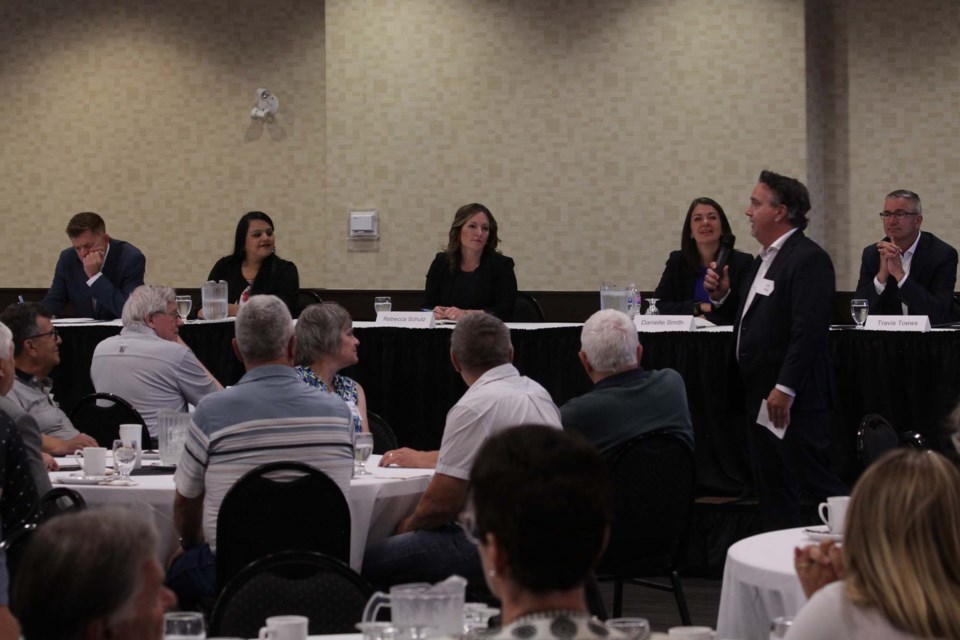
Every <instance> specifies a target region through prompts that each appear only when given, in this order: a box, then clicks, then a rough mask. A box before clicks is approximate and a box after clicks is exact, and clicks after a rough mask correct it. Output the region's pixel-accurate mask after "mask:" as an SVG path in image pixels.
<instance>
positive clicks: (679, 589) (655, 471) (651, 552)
mask: <svg viewBox="0 0 960 640" xmlns="http://www.w3.org/2000/svg"><path fill="white" fill-rule="evenodd" d="M609 464H610V471H611V476H612V478H613V482H614V486H615V496H614V520H613V528H612V530H611V532H610V543H609V545H608V546H607V550H606V552H605V553H604V556H603V559H602V560H601V562H600V566H599V568H598V569H597V574H598V580H600V581H601V582H606V581H611V580H612V581H613V582H614V591H613V617H615V618H618V617H620V615H621V613H622V610H623V585H624V583H629V584H634V585H640V586H645V587H650V588H653V589H658V590H660V591H669V592H672V593H673V596H674V598H675V599H676V601H677V609H678V610H679V611H680V619H681V621H682V622H683V624H685V625H689V624H690V612H689V610H688V608H687V601H686V598H685V597H684V595H683V586H682V584H681V583H680V576H679V574H678V573H677V565H678V557H679V554H680V553H681V550H682V549H683V545H682V542H683V539H684V537H685V534H686V529H687V519H688V516H689V514H690V509H691V507H692V505H693V492H694V458H693V452H692V451H691V450H690V448H689V447H687V445H686V444H684V443H683V442H681V441H680V440H679V439H678V438H676V437H675V436H673V435H671V434H666V433H657V432H654V433H649V434H646V435H642V436H639V437H636V438H634V439H633V440H630V441H629V442H626V443H625V444H623V445H622V446H621V447H620V448H619V449H618V450H617V451H615V452H614V453H613V455H612V456H611V457H610V458H609ZM663 576H668V577H669V578H670V584H663V583H662V582H656V581H652V580H648V579H643V578H646V577H663Z"/></svg>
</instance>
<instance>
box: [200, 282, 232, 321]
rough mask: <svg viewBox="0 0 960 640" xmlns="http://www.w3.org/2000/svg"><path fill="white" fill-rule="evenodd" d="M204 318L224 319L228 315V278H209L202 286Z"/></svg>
mask: <svg viewBox="0 0 960 640" xmlns="http://www.w3.org/2000/svg"><path fill="white" fill-rule="evenodd" d="M200 295H201V298H202V303H203V318H204V320H223V319H224V318H226V317H227V282H226V280H219V281H217V282H214V281H213V280H207V281H206V282H204V283H203V284H202V285H201V286H200Z"/></svg>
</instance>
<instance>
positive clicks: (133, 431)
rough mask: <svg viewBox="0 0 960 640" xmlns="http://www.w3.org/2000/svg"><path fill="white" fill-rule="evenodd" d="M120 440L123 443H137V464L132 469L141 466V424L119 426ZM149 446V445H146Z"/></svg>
mask: <svg viewBox="0 0 960 640" xmlns="http://www.w3.org/2000/svg"><path fill="white" fill-rule="evenodd" d="M120 439H121V440H123V441H124V442H136V443H137V462H136V463H135V464H134V465H133V468H134V469H139V468H140V467H141V466H142V462H143V459H142V456H143V425H141V424H122V425H120ZM148 444H149V443H148Z"/></svg>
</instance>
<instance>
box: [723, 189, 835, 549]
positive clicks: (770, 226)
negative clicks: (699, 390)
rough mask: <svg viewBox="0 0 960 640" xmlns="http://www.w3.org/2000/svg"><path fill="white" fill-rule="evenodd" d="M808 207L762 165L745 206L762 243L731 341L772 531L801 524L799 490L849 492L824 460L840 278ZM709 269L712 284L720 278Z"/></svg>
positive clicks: (818, 494)
mask: <svg viewBox="0 0 960 640" xmlns="http://www.w3.org/2000/svg"><path fill="white" fill-rule="evenodd" d="M809 210H810V196H809V195H808V194H807V188H806V187H805V186H804V185H803V184H802V183H801V182H799V181H797V180H795V179H793V178H788V177H786V176H781V175H777V174H776V173H773V172H771V171H764V172H762V173H761V174H760V180H759V182H758V183H757V186H756V187H754V189H753V193H752V194H751V196H750V207H749V208H748V209H747V211H746V215H747V217H748V218H749V219H750V229H751V231H750V233H751V235H753V236H754V237H755V238H756V239H757V241H758V242H759V243H760V244H761V245H762V247H763V249H762V250H761V252H760V256H759V257H758V258H757V259H756V260H755V261H754V264H753V267H752V268H751V269H750V270H749V271H748V272H747V274H746V276H745V277H744V278H743V280H742V281H741V291H740V301H741V302H740V310H739V312H738V314H737V321H736V323H735V325H734V339H735V341H736V356H737V362H738V363H739V372H740V377H741V380H742V381H743V386H744V392H745V400H746V406H745V409H746V415H747V417H748V419H749V420H750V424H749V425H748V427H747V430H748V443H749V448H750V458H751V462H752V465H753V471H754V479H755V482H756V485H757V493H758V497H759V499H760V513H761V517H762V520H763V525H764V527H765V528H766V529H768V530H773V529H782V528H787V527H795V526H798V525H800V524H801V520H800V493H801V491H803V492H804V494H805V495H808V496H810V497H812V498H815V499H817V500H819V499H822V498H824V497H826V496H832V495H846V494H847V493H848V488H847V487H846V486H845V485H844V484H843V483H842V482H841V481H840V480H839V479H838V478H837V477H836V476H835V475H834V474H833V472H832V471H831V470H830V464H829V460H828V457H827V448H828V446H829V444H830V431H829V425H830V405H831V401H832V386H833V384H832V369H831V362H830V343H829V330H830V315H831V309H832V306H833V294H834V288H835V277H834V271H833V263H832V262H831V260H830V256H828V255H827V253H826V252H825V251H824V250H823V249H821V248H820V246H819V245H817V244H816V243H815V242H814V241H813V240H810V239H809V238H807V237H806V236H805V235H804V234H803V229H804V228H805V227H806V226H807V217H806V216H807V212H808V211H809ZM708 276H710V278H711V283H710V284H711V286H712V287H716V286H717V284H722V283H718V282H717V281H716V276H717V274H716V273H715V272H712V271H711V272H708ZM721 288H722V287H721ZM766 418H769V420H766ZM768 421H769V423H772V427H770V428H767V427H765V426H762V424H763V423H765V422H768Z"/></svg>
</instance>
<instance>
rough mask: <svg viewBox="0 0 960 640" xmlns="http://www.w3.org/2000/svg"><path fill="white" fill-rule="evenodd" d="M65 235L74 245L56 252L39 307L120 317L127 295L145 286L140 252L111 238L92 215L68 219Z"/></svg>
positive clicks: (85, 315)
mask: <svg viewBox="0 0 960 640" xmlns="http://www.w3.org/2000/svg"><path fill="white" fill-rule="evenodd" d="M67 235H68V236H69V237H70V242H71V243H72V244H73V247H72V248H70V249H64V250H63V251H62V252H61V253H60V259H59V260H57V268H56V270H55V271H54V273H53V282H52V283H51V284H50V290H49V291H47V296H46V297H45V298H44V299H43V306H44V307H46V308H47V310H49V311H50V313H52V314H54V315H60V314H61V313H63V310H64V308H65V307H66V306H67V304H72V305H73V315H75V316H78V317H81V318H96V319H98V320H113V319H115V318H119V317H120V315H121V314H122V312H123V303H124V302H126V301H127V296H129V295H130V293H131V292H132V291H133V290H134V289H136V288H137V287H139V286H140V285H142V284H143V274H144V271H145V270H146V259H145V258H144V257H143V254H142V253H141V252H140V250H139V249H137V248H136V247H135V246H133V245H132V244H130V243H128V242H124V241H123V240H112V239H111V238H110V236H109V235H107V228H106V224H105V223H104V221H103V218H101V217H100V216H99V215H97V214H96V213H93V212H90V211H85V212H83V213H78V214H77V215H75V216H73V217H72V218H70V222H69V224H67Z"/></svg>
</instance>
